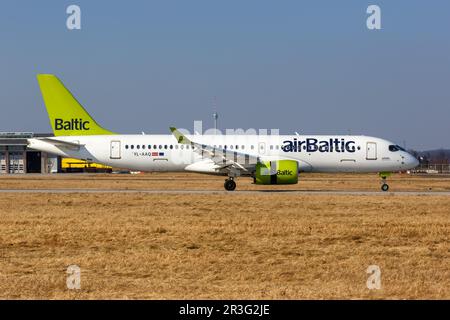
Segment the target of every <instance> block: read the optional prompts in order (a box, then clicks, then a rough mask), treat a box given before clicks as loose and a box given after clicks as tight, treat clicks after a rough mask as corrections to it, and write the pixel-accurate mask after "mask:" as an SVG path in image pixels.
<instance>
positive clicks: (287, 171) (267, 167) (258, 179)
mask: <svg viewBox="0 0 450 320" xmlns="http://www.w3.org/2000/svg"><path fill="white" fill-rule="evenodd" d="M254 181H255V184H296V183H298V162H297V161H294V160H275V161H263V162H258V163H257V164H256V172H255V179H254Z"/></svg>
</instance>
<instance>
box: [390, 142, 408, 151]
mask: <svg viewBox="0 0 450 320" xmlns="http://www.w3.org/2000/svg"><path fill="white" fill-rule="evenodd" d="M389 151H392V152H396V151H405V149H403V148H402V147H400V146H398V145H395V146H394V145H393V144H391V145H390V146H389Z"/></svg>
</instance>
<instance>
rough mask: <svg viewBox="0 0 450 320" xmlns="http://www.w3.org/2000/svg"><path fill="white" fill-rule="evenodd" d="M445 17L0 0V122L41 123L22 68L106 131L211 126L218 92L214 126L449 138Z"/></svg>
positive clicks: (282, 5)
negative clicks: (75, 14) (378, 25)
mask: <svg viewBox="0 0 450 320" xmlns="http://www.w3.org/2000/svg"><path fill="white" fill-rule="evenodd" d="M70 4H77V5H79V6H80V7H81V10H82V29H81V30H76V31H69V30H67V28H66V18H67V14H66V12H65V11H66V8H67V6H68V5H70ZM369 4H377V5H379V6H380V7H381V10H382V30H380V31H369V30H368V29H367V28H366V18H367V14H366V8H367V6H368V5H369ZM449 31H450V1H446V0H442V1H439V0H433V1H414V0H409V1H406V0H404V1H401V0H398V1H375V0H373V1H364V0H353V1H350V0H349V1H346V0H342V1H335V0H330V1H318V0H311V1H299V0H294V1H283V0H281V1H274V0H272V1H262V0H245V1H242V0H240V1H237V0H236V1H234V0H226V1H225V0H221V1H214V0H202V1H200V0H180V1H170V0H161V1H100V0H95V1H92V0H91V1H75V0H73V1H63V0H53V1H50V0H42V1H31V0H30V1H23V0H15V1H2V4H1V10H0V41H1V45H0V49H1V53H0V71H1V72H0V108H1V116H0V131H34V132H49V131H50V130H51V129H50V125H49V122H48V119H47V115H46V112H45V110H44V107H43V102H42V98H41V96H40V92H39V88H38V85H37V81H36V78H35V76H36V74H37V73H54V74H56V75H58V76H59V77H60V79H62V80H63V82H64V83H65V85H66V86H67V87H68V88H69V89H70V90H71V91H72V92H73V93H74V95H75V96H76V97H77V98H78V100H80V102H82V104H83V105H84V106H85V107H86V108H87V110H88V111H89V112H90V113H91V114H92V115H93V116H94V117H95V118H96V120H97V121H98V122H100V123H101V124H102V125H103V126H105V127H107V128H109V129H111V130H113V131H116V132H122V133H140V132H141V131H145V132H146V133H168V127H169V126H170V125H175V126H178V127H182V128H187V129H192V127H193V121H194V120H204V123H205V125H208V126H211V125H212V116H211V114H212V101H213V97H214V96H217V103H218V111H219V114H220V119H219V122H220V127H222V128H279V129H280V130H281V133H286V134H290V133H293V132H294V131H299V132H301V133H305V134H332V133H336V134H346V133H348V132H349V131H350V132H351V133H353V134H366V135H375V136H379V137H383V138H387V139H390V140H394V141H396V142H398V143H400V144H403V141H404V140H406V143H407V147H413V148H417V149H422V150H423V149H431V148H440V147H444V148H450V140H449V137H450V122H449V119H450V35H449Z"/></svg>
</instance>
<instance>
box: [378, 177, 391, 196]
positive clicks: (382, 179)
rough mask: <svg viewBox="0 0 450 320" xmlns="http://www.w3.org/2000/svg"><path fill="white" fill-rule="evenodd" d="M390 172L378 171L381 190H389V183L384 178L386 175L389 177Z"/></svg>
mask: <svg viewBox="0 0 450 320" xmlns="http://www.w3.org/2000/svg"><path fill="white" fill-rule="evenodd" d="M390 175H391V174H390V173H389V172H380V177H381V190H382V191H385V192H386V191H388V190H389V185H388V184H387V182H386V180H387V177H389V176H390Z"/></svg>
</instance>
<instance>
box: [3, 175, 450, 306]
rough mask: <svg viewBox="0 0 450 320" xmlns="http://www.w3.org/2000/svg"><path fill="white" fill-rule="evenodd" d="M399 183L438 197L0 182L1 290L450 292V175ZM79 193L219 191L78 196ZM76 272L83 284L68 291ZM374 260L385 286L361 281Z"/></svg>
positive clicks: (150, 180) (245, 182)
mask: <svg viewBox="0 0 450 320" xmlns="http://www.w3.org/2000/svg"><path fill="white" fill-rule="evenodd" d="M378 180H379V179H378V177H377V176H376V175H305V176H304V179H301V181H300V183H299V184H298V185H295V186H288V187H286V186H275V187H267V186H254V185H252V184H251V183H250V179H240V180H239V183H238V190H270V189H272V190H277V191H283V190H287V191H288V190H369V191H370V190H373V191H378V189H379V185H380V184H379V181H378ZM390 185H391V190H392V191H396V190H422V191H423V190H431V193H430V195H400V194H395V193H388V194H385V195H379V194H377V195H348V194H347V195H345V194H335V195H334V194H320V193H318V194H301V193H293V192H260V193H239V192H238V191H236V192H233V193H224V192H222V188H223V178H222V177H210V176H203V175H192V174H189V175H188V174H178V175H171V174H146V175H136V176H130V175H71V176H69V175H67V176H64V175H58V176H22V177H1V178H0V189H39V188H43V189H61V188H74V189H80V192H77V193H74V194H54V193H43V194H36V193H1V194H0V298H3V299H18V298H25V299H30V298H38V299H96V298H100V299H106V298H113V299H138V298H143V299H182V298H191V299H326V298H331V299H337V298H351V299H361V298H375V299H404V298H405V299H421V298H424V299H441V298H445V299H450V243H449V240H450V196H448V195H437V194H434V195H433V194H432V191H448V190H450V179H448V178H426V177H410V176H406V175H396V176H394V177H392V179H390ZM83 189H117V190H124V189H128V190H144V189H145V190H150V189H155V190H162V189H164V190H165V189H168V190H183V189H188V190H202V189H206V190H217V191H220V192H217V193H206V194H202V193H192V194H189V193H173V194H167V193H164V194H158V193H129V194H127V193H114V192H112V193H83V192H82V190H83ZM72 264H76V265H79V266H80V268H81V290H68V289H67V287H66V277H67V274H66V269H67V266H69V265H72ZM369 265H378V266H380V268H381V272H382V274H381V283H382V287H381V289H380V290H369V289H367V287H366V280H367V278H368V276H369V275H368V274H366V269H367V267H368V266H369Z"/></svg>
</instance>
